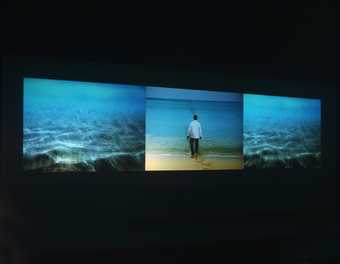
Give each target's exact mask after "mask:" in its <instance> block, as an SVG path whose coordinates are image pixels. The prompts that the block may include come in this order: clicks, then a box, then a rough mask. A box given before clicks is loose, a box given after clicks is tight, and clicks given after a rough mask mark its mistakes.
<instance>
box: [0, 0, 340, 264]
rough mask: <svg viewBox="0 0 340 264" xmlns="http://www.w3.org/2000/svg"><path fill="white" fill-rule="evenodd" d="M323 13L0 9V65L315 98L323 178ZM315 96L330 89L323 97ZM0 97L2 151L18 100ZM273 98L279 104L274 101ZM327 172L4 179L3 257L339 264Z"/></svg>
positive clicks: (328, 44)
mask: <svg viewBox="0 0 340 264" xmlns="http://www.w3.org/2000/svg"><path fill="white" fill-rule="evenodd" d="M83 5H84V4H83ZM336 13H337V9H336V8H335V6H332V5H331V2H329V1H320V2H319V3H303V1H301V2H299V3H295V2H290V1H264V2H261V3H260V2H259V1H238V2H237V3H231V4H230V3H229V4H227V5H225V6H223V7H216V8H214V9H212V8H210V7H208V6H199V4H197V3H196V4H193V5H190V6H184V5H183V4H182V5H179V6H175V5H174V4H165V3H162V5H161V6H158V7H157V8H156V7H155V6H152V7H147V6H146V5H145V4H144V3H143V4H139V5H137V4H135V3H134V4H132V3H131V5H129V6H128V7H127V8H126V7H125V8H124V7H122V6H120V5H116V4H112V5H110V6H99V5H98V6H85V8H84V6H81V5H74V6H71V5H67V6H58V4H57V3H56V2H55V3H48V4H45V5H44V6H42V4H41V3H39V4H38V5H35V6H34V5H27V6H22V7H19V6H18V5H17V4H16V3H15V2H11V3H9V4H7V6H5V8H4V9H3V16H2V17H3V18H4V25H5V27H4V34H3V36H4V37H3V38H2V42H3V44H5V45H4V46H3V48H2V53H3V55H16V56H37V57H39V58H41V61H43V60H44V58H48V59H49V60H51V61H53V60H56V61H60V62H61V65H62V66H63V65H64V66H65V68H67V65H68V64H70V63H71V64H72V63H79V64H83V65H87V64H91V63H94V64H95V65H99V66H98V69H96V71H97V72H100V65H110V64H125V65H131V66H132V65H133V67H137V68H139V69H140V68H146V69H158V70H159V71H161V72H162V71H165V72H171V73H180V74H185V73H188V72H194V73H195V74H199V73H202V74H203V75H204V74H207V75H209V74H211V75H209V76H213V75H214V74H219V76H220V75H223V74H226V75H228V76H229V77H230V76H239V75H241V76H251V77H250V79H260V80H266V79H274V80H290V81H292V80H293V82H292V83H296V81H298V82H299V83H300V82H301V83H303V85H301V86H299V87H297V88H294V89H295V93H296V94H299V95H303V94H306V96H307V97H308V95H313V96H317V95H322V96H326V97H327V98H328V100H329V102H331V103H330V104H329V107H330V110H329V112H328V114H329V115H328V117H329V119H328V120H329V122H328V123H327V127H324V130H325V131H328V133H330V135H333V137H332V140H334V142H333V141H327V143H326V144H327V146H326V148H327V149H328V150H329V152H328V153H327V155H329V158H330V159H331V160H332V159H333V163H332V164H333V165H334V166H335V164H334V161H335V155H334V154H335V150H336V141H335V135H336V122H335V97H336V89H335V87H336V86H337V84H338V83H339V79H338V78H339V77H338V74H337V72H338V70H337V68H338V67H337V62H338V61H339V52H338V50H337V47H338V46H339V45H338V44H339V41H338V40H339V38H338V30H337V26H336V25H337V23H336ZM38 61H39V60H38ZM103 67H104V66H103ZM65 71H66V70H65ZM68 72H69V74H71V73H72V72H77V70H76V69H72V68H71V69H70V68H69V69H68ZM173 75H175V74H173ZM175 76H176V75H175ZM194 76H195V75H194ZM2 77H4V76H2ZM84 78H87V77H84ZM311 83H312V84H313V85H309V84H311ZM322 84H327V85H328V84H331V86H332V87H334V88H327V90H325V89H324V87H323V86H322ZM3 87H6V86H5V85H3V86H2V88H3ZM327 87H329V86H327ZM6 89H7V90H6V91H2V92H3V93H2V95H5V96H8V97H7V98H6V97H5V98H2V102H6V104H4V103H2V117H4V116H3V115H4V114H5V113H6V117H5V118H3V119H2V120H3V122H2V137H3V140H2V143H4V142H8V143H9V142H16V141H15V139H14V140H12V139H11V138H4V137H5V135H6V136H8V135H10V134H11V131H13V132H14V134H15V133H17V132H16V129H17V128H18V127H19V126H18V125H15V124H18V120H16V119H17V118H18V115H17V114H18V113H19V110H20V106H15V105H13V104H15V101H11V99H10V98H14V97H13V95H14V94H16V93H17V92H16V91H12V90H10V89H9V88H6ZM256 89H257V88H256ZM288 90H289V89H288ZM291 92H292V88H290V92H289V93H291ZM277 93H279V94H284V93H285V92H284V88H283V87H281V88H278V90H277ZM327 105H328V104H327ZM7 106H9V109H17V111H16V112H15V111H14V112H11V111H8V108H7ZM16 107H17V108H16ZM4 120H5V121H4ZM7 122H10V124H11V125H8V123H7ZM16 122H17V123H16ZM4 124H6V125H4ZM11 129H13V130H11ZM329 131H331V132H329ZM8 143H6V145H4V144H2V147H3V148H2V161H4V160H5V158H4V157H7V156H9V157H14V156H15V151H16V150H17V149H16V148H11V149H10V148H9V146H10V144H8ZM4 146H6V148H4ZM6 152H9V153H12V154H13V155H7V153H6ZM6 162H8V160H7V161H6ZM11 162H14V161H13V160H12V161H9V164H11V165H12V163H11ZM2 165H4V162H3V163H2ZM7 165H8V164H7ZM333 165H330V166H329V167H328V168H327V169H326V168H324V169H323V170H319V171H311V170H302V171H301V170H294V171H292V170H286V171H267V172H253V173H249V175H242V177H241V178H240V177H237V176H239V175H236V174H232V175H226V176H227V177H229V178H227V179H226V178H223V175H215V176H214V175H209V177H208V176H206V175H202V174H200V175H196V174H192V175H190V174H189V175H188V174H186V175H182V174H172V175H171V174H170V175H169V174H167V175H158V176H160V177H158V176H157V177H158V178H157V179H150V178H146V177H137V176H134V175H125V176H127V177H125V176H124V177H115V178H108V177H106V176H103V177H100V176H98V177H96V178H94V177H92V176H90V175H86V176H84V177H83V178H81V179H80V178H79V177H77V178H71V177H67V178H65V177H64V178H62V179H61V178H60V177H54V176H48V177H43V176H39V175H35V176H34V177H32V178H27V177H26V178H25V177H19V178H18V177H17V176H18V175H16V174H15V173H12V174H13V175H12V174H11V173H4V174H5V175H3V177H2V179H4V180H3V181H2V183H1V192H2V193H7V195H6V196H5V197H10V198H8V199H7V204H11V205H12V207H13V208H14V211H15V213H13V214H14V215H15V216H16V217H15V225H14V227H13V231H14V232H13V233H14V234H15V235H12V237H13V241H14V242H13V244H15V246H14V247H15V248H16V252H17V253H15V254H17V255H28V256H31V258H32V259H34V258H33V256H35V259H34V260H33V262H34V261H39V260H38V259H40V261H41V262H45V263H52V261H55V262H57V261H65V260H66V261H67V260H69V261H71V260H72V261H73V262H75V261H83V260H90V261H94V260H95V258H96V257H95V255H99V256H101V257H100V261H109V260H114V259H117V258H124V259H128V260H133V258H132V256H135V257H136V258H137V257H140V256H144V257H148V258H149V259H150V258H151V256H154V257H153V258H151V259H154V258H156V259H157V260H159V259H160V258H161V256H164V258H162V261H164V260H168V261H171V260H173V259H174V256H176V255H177V256H180V259H185V258H188V260H185V261H190V260H189V259H191V260H192V259H193V258H194V259H195V260H196V259H200V258H202V256H206V257H208V256H210V257H209V259H210V258H213V257H216V256H220V257H223V258H224V259H226V260H234V261H235V260H236V261H237V260H245V259H246V258H247V257H250V258H253V257H260V258H268V259H270V260H275V262H279V261H290V260H295V259H299V260H300V259H304V258H305V259H310V258H312V259H314V260H319V259H321V260H324V259H326V258H328V259H334V257H335V256H338V250H337V249H338V248H339V242H338V241H339V240H338V239H339V233H338V232H339V223H338V221H339V214H338V211H337V210H336V169H335V167H334V166H333ZM13 171H15V170H13ZM2 172H4V170H2ZM130 176H131V177H130ZM155 176H156V175H155ZM181 176H183V178H182V177H181ZM210 176H212V177H210ZM276 176H277V177H276ZM8 214H10V213H8ZM158 258H159V259H158Z"/></svg>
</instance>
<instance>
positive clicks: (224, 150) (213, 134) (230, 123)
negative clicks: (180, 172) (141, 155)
mask: <svg viewBox="0 0 340 264" xmlns="http://www.w3.org/2000/svg"><path fill="white" fill-rule="evenodd" d="M241 99H242V98H241V97H240V101H238V102H223V101H221V102H217V101H202V100H196V101H191V100H166V99H156V98H147V100H146V110H147V112H146V153H147V154H148V153H150V154H152V153H157V154H159V155H187V154H188V153H189V143H188V141H187V139H186V134H187V129H188V126H189V123H190V122H191V121H192V119H193V114H197V115H198V121H199V122H200V123H201V126H202V132H203V138H202V140H200V154H201V155H203V156H230V157H232V156H237V157H239V155H241V154H242V139H243V136H242V131H243V113H242V109H243V106H242V100H241Z"/></svg>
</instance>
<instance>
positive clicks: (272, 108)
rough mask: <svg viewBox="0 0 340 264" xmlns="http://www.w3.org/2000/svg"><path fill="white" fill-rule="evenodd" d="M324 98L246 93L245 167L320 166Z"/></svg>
mask: <svg viewBox="0 0 340 264" xmlns="http://www.w3.org/2000/svg"><path fill="white" fill-rule="evenodd" d="M320 133H321V101H320V100H319V99H306V98H294V97H282V96H268V95H254V94H245V95H244V143H243V145H244V151H243V152H244V160H245V168H257V169H262V168H314V167H321V135H320Z"/></svg>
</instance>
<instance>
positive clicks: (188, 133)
mask: <svg viewBox="0 0 340 264" xmlns="http://www.w3.org/2000/svg"><path fill="white" fill-rule="evenodd" d="M190 134H191V123H190V125H189V126H188V130H187V138H189V136H190Z"/></svg>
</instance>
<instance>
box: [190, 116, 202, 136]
mask: <svg viewBox="0 0 340 264" xmlns="http://www.w3.org/2000/svg"><path fill="white" fill-rule="evenodd" d="M187 136H189V137H191V138H200V137H202V128H201V124H200V122H198V121H197V120H193V121H191V122H190V124H189V127H188V133H187Z"/></svg>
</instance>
